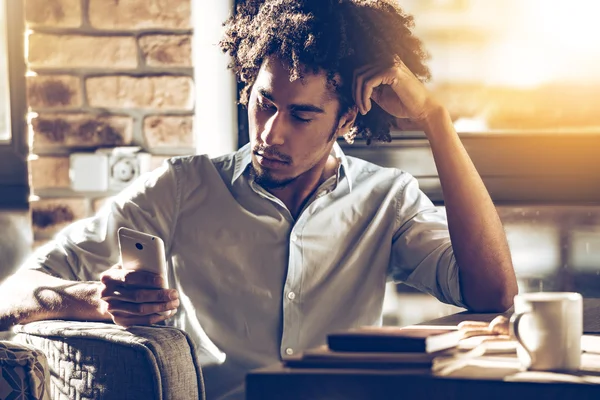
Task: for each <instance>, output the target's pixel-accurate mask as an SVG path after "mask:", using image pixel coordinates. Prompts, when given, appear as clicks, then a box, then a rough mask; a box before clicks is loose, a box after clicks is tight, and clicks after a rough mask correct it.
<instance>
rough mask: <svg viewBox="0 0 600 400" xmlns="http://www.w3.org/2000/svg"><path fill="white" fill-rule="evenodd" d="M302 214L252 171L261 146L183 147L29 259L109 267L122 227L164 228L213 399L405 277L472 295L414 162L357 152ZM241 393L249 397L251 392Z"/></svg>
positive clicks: (352, 319)
mask: <svg viewBox="0 0 600 400" xmlns="http://www.w3.org/2000/svg"><path fill="white" fill-rule="evenodd" d="M332 154H333V155H334V156H335V157H337V159H338V160H339V168H338V171H337V174H336V175H335V176H333V177H332V178H331V179H328V180H327V181H326V182H324V183H323V185H322V186H321V187H320V188H319V189H318V190H316V191H315V196H314V198H313V199H312V201H310V202H308V205H307V206H306V208H305V209H304V210H302V212H301V214H300V215H299V217H298V218H297V219H294V218H293V217H292V215H291V213H290V212H289V211H288V210H287V208H286V207H285V205H284V204H283V203H282V202H281V201H280V200H279V199H277V198H276V197H274V196H273V195H271V194H270V193H269V192H267V191H266V190H264V189H263V188H262V187H260V186H259V185H258V184H256V183H255V182H254V180H253V179H252V169H251V168H250V167H249V165H250V162H251V151H250V147H249V146H248V145H247V146H245V147H243V148H242V149H240V150H239V151H237V152H235V153H232V154H229V155H226V156H223V157H219V158H216V159H210V158H208V157H206V156H190V157H176V158H173V159H170V160H168V161H167V162H166V163H165V164H164V165H163V166H162V167H161V168H158V169H157V170H155V171H153V172H151V173H149V174H147V175H145V176H144V177H142V178H140V179H139V180H138V181H137V182H135V183H134V184H132V185H131V186H130V187H129V188H127V189H126V190H124V191H123V192H122V193H120V194H119V195H118V196H116V197H115V198H114V200H113V201H111V202H110V203H109V204H107V205H106V206H105V207H104V208H103V209H102V210H101V211H100V212H99V213H98V214H97V215H96V216H95V217H93V218H89V219H85V220H82V221H79V222H77V223H75V224H72V225H71V226H69V227H68V228H66V229H64V230H63V231H62V232H61V233H59V234H58V235H57V236H56V238H55V240H53V241H52V242H50V243H49V244H48V245H46V246H44V247H42V248H40V249H39V250H38V251H37V252H36V253H35V254H34V255H33V257H32V258H31V259H30V260H29V262H28V263H27V264H26V265H25V267H27V268H37V269H40V270H43V271H46V272H48V273H51V274H53V275H55V276H59V277H62V278H66V279H71V280H97V279H98V278H99V275H100V274H101V273H102V272H103V271H105V270H106V269H107V268H109V267H110V266H112V265H113V264H115V263H117V262H118V261H119V251H118V245H117V234H116V232H117V229H118V228H119V227H122V226H125V227H128V228H132V229H136V230H139V231H143V232H147V233H150V234H153V235H157V236H160V237H161V238H162V239H163V240H164V242H165V246H166V254H167V261H168V267H169V282H170V283H171V287H172V288H176V289H178V290H179V293H180V298H181V306H180V308H179V310H178V312H177V314H176V315H175V316H174V317H173V318H172V319H171V320H170V321H169V324H170V325H173V326H176V327H179V328H181V329H184V330H185V331H187V332H188V333H189V334H190V335H191V336H192V337H193V339H194V341H195V343H196V345H197V347H198V350H199V355H200V358H201V362H202V365H203V372H204V375H205V383H206V389H207V394H208V397H209V399H212V398H238V397H237V396H243V382H244V378H245V373H246V372H248V371H249V370H251V369H253V368H257V367H262V366H266V365H269V364H272V363H275V362H277V361H279V360H280V358H281V357H285V356H286V355H291V354H295V353H297V352H299V351H302V350H303V349H306V348H310V347H314V346H318V345H321V344H323V343H325V340H326V335H327V333H329V332H331V331H335V330H340V329H346V328H351V327H356V326H361V325H377V324H380V323H381V311H382V303H383V297H384V289H385V284H386V281H388V280H389V279H394V280H396V281H402V282H405V283H407V284H408V285H411V286H414V287H416V288H417V289H420V290H421V291H424V292H427V293H431V294H432V295H434V296H435V297H437V298H438V299H440V300H441V301H443V302H447V303H451V304H455V305H458V306H463V302H462V297H461V293H460V286H459V279H458V267H457V265H456V262H455V258H454V255H453V252H452V247H451V244H450V237H449V233H448V227H447V221H446V217H445V215H444V214H443V213H442V212H440V211H438V210H437V209H436V208H435V207H434V205H433V204H432V203H431V201H430V200H429V199H428V198H427V197H426V196H425V195H424V194H423V192H421V191H420V190H419V187H418V184H417V181H416V180H415V179H414V178H413V177H412V176H411V175H409V174H408V173H406V172H402V171H400V170H397V169H392V168H381V167H379V166H376V165H373V164H371V163H368V162H366V161H363V160H360V159H357V158H353V157H346V156H345V155H344V154H343V152H342V150H341V148H340V147H339V146H338V145H337V143H336V144H335V146H334V149H333V151H332ZM240 398H241V397H240Z"/></svg>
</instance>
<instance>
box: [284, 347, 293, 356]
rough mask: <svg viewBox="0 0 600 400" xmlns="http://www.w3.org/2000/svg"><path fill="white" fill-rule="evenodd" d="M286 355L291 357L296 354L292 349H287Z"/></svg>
mask: <svg viewBox="0 0 600 400" xmlns="http://www.w3.org/2000/svg"><path fill="white" fill-rule="evenodd" d="M285 354H287V355H288V356H291V355H292V354H294V350H293V349H292V348H291V347H288V348H287V349H285Z"/></svg>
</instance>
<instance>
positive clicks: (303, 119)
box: [292, 115, 312, 124]
mask: <svg viewBox="0 0 600 400" xmlns="http://www.w3.org/2000/svg"><path fill="white" fill-rule="evenodd" d="M292 117H294V119H295V120H296V121H298V122H300V123H303V124H308V123H309V122H311V121H312V119H306V118H300V117H299V116H297V115H292Z"/></svg>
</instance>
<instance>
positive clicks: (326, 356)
mask: <svg viewBox="0 0 600 400" xmlns="http://www.w3.org/2000/svg"><path fill="white" fill-rule="evenodd" d="M439 355H440V353H436V354H430V353H373V352H346V351H332V350H330V349H329V348H328V347H327V346H321V347H317V348H314V349H309V350H305V351H304V352H302V353H300V354H298V355H294V356H290V357H286V358H285V359H284V360H283V363H284V365H286V366H287V367H298V368H373V369H375V368H376V369H380V368H427V369H428V368H431V365H432V363H433V359H434V358H435V357H436V356H439Z"/></svg>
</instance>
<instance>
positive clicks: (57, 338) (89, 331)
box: [13, 321, 205, 400]
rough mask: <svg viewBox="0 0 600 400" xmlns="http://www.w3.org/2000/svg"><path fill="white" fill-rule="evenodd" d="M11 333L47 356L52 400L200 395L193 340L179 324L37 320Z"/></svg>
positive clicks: (167, 399) (180, 399) (164, 399)
mask: <svg viewBox="0 0 600 400" xmlns="http://www.w3.org/2000/svg"><path fill="white" fill-rule="evenodd" d="M15 332H16V335H15V338H14V339H13V340H14V341H16V342H19V343H24V344H29V345H31V346H33V347H35V348H37V349H39V350H41V351H42V352H43V353H44V355H45V356H46V358H47V359H48V364H49V368H50V374H51V379H50V390H51V396H52V398H53V399H61V400H62V399H72V400H79V399H95V400H105V399H106V400H108V399H110V400H114V399H156V400H175V399H176V400H196V399H204V398H205V395H204V384H203V379H202V372H201V368H200V364H199V362H198V359H197V358H196V351H195V348H194V345H193V343H192V341H191V339H190V338H189V336H188V335H187V334H186V333H185V332H183V331H181V330H179V329H176V328H172V327H163V326H160V327H159V326H136V327H131V328H123V327H120V326H117V325H113V324H108V323H102V322H78V321H38V322H32V323H30V324H27V325H22V326H18V327H16V328H15Z"/></svg>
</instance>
